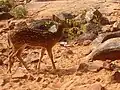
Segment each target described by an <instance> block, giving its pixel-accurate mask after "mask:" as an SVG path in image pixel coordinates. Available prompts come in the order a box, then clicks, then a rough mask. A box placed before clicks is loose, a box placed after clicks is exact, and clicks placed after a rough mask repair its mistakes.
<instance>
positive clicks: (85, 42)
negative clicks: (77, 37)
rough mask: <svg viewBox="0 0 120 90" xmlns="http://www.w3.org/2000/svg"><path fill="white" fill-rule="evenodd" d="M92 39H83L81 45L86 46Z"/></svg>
mask: <svg viewBox="0 0 120 90" xmlns="http://www.w3.org/2000/svg"><path fill="white" fill-rule="evenodd" d="M91 42H92V41H91V40H85V41H84V42H83V46H88V45H89V44H90V43H91Z"/></svg>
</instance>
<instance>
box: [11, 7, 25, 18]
mask: <svg viewBox="0 0 120 90" xmlns="http://www.w3.org/2000/svg"><path fill="white" fill-rule="evenodd" d="M11 14H12V15H13V16H14V17H15V18H18V19H20V18H25V16H26V15H27V10H26V8H25V7H24V6H23V5H19V6H16V7H15V8H13V9H12V10H11Z"/></svg>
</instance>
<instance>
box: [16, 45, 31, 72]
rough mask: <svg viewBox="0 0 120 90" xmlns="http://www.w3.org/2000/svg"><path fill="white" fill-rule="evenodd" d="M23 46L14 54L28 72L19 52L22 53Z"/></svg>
mask: <svg viewBox="0 0 120 90" xmlns="http://www.w3.org/2000/svg"><path fill="white" fill-rule="evenodd" d="M24 48H25V45H24V46H22V47H20V48H19V49H18V51H17V53H16V56H17V58H18V59H19V61H20V62H21V63H22V64H23V66H24V67H25V68H26V70H27V71H28V72H29V69H28V67H27V65H26V64H25V62H24V61H23V59H22V57H21V54H22V51H23V50H24Z"/></svg>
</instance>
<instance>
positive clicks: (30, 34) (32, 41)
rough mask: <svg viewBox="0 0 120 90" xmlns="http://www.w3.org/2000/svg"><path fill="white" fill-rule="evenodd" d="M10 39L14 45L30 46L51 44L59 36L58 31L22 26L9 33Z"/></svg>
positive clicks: (55, 41)
mask: <svg viewBox="0 0 120 90" xmlns="http://www.w3.org/2000/svg"><path fill="white" fill-rule="evenodd" d="M9 37H10V40H11V42H12V43H13V44H14V45H15V44H16V45H17V44H27V45H30V46H42V47H47V46H53V45H54V44H56V43H57V42H58V41H59V39H60V38H61V33H59V32H55V33H52V32H49V31H48V30H40V29H30V28H24V29H22V30H17V31H14V32H12V33H11V34H10V36H9Z"/></svg>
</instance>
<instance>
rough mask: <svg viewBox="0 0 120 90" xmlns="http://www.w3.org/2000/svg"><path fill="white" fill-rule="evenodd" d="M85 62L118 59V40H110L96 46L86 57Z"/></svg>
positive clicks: (119, 53)
mask: <svg viewBox="0 0 120 90" xmlns="http://www.w3.org/2000/svg"><path fill="white" fill-rule="evenodd" d="M86 59H87V60H107V59H108V60H116V59H120V38H111V39H108V40H106V41H105V42H103V43H102V44H100V45H99V46H97V48H95V49H93V51H92V52H91V53H90V54H89V55H88V56H86Z"/></svg>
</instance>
